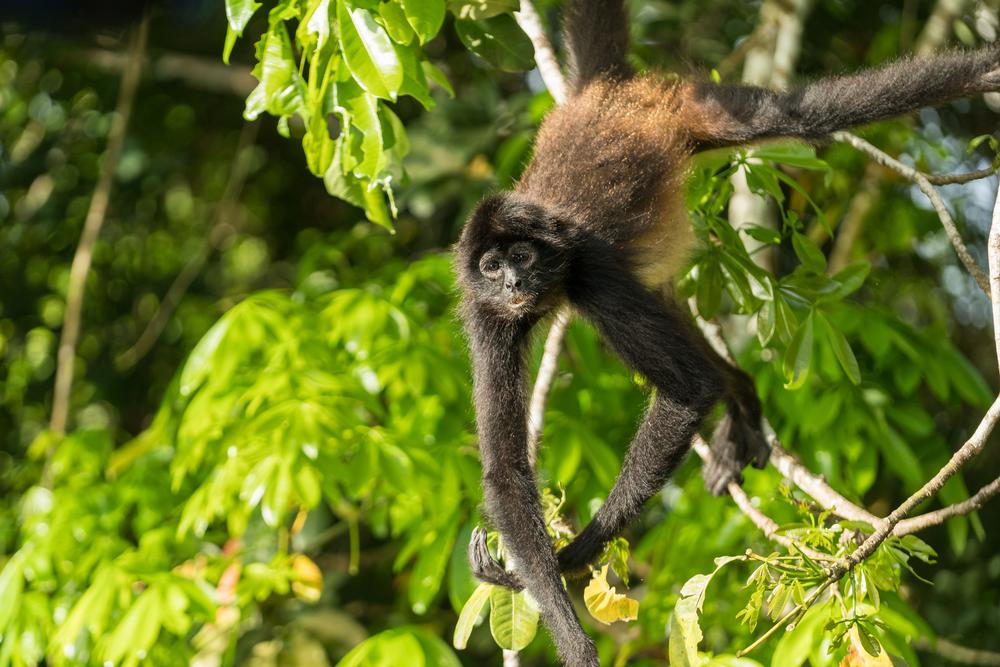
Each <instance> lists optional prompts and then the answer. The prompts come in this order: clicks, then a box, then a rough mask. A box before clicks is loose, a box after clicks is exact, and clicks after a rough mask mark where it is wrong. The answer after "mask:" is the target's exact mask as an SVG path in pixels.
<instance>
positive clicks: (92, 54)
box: [72, 49, 257, 97]
mask: <svg viewBox="0 0 1000 667" xmlns="http://www.w3.org/2000/svg"><path fill="white" fill-rule="evenodd" d="M81 55H82V57H83V59H84V60H85V61H86V62H88V63H90V64H92V65H94V66H95V67H98V68H100V69H103V70H108V71H112V72H113V71H124V70H125V68H126V67H128V65H129V64H130V59H129V57H128V54H125V53H118V52H115V51H108V50H106V49H87V50H85V51H84V52H83V53H82V54H80V53H79V52H74V53H73V54H72V56H73V57H74V58H79V57H80V56H81ZM143 73H144V74H146V75H151V76H152V77H153V78H154V79H159V80H167V81H170V80H176V81H183V82H184V83H185V84H187V85H189V86H191V87H193V88H201V89H202V90H208V91H211V92H215V93H229V94H233V95H238V96H239V97H246V96H247V95H249V94H250V91H252V90H253V89H254V88H255V87H256V86H257V79H255V78H254V77H253V75H252V74H250V68H249V67H248V66H246V65H236V64H232V65H224V64H223V63H222V62H220V61H218V60H217V59H209V58H202V57H200V56H192V55H188V54H186V53H161V54H160V55H159V56H157V57H156V58H153V59H151V61H150V62H149V63H147V64H146V65H145V66H144V67H143Z"/></svg>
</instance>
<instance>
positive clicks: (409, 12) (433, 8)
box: [402, 0, 445, 44]
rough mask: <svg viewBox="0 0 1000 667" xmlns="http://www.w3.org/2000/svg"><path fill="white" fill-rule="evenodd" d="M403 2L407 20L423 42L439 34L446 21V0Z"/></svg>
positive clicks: (403, 0) (412, 0)
mask: <svg viewBox="0 0 1000 667" xmlns="http://www.w3.org/2000/svg"><path fill="white" fill-rule="evenodd" d="M402 3H403V11H404V12H405V13H406V20H407V21H409V22H410V26H411V27H412V28H413V30H414V32H416V33H417V37H419V38H420V43H421V44H424V43H426V42H428V41H430V39H431V38H433V37H434V36H435V35H437V34H438V31H439V30H441V24H442V23H443V22H444V10H445V3H444V0H402Z"/></svg>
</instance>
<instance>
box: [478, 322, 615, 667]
mask: <svg viewBox="0 0 1000 667" xmlns="http://www.w3.org/2000/svg"><path fill="white" fill-rule="evenodd" d="M465 314H466V322H467V326H468V329H469V338H470V341H469V342H470V347H471V349H472V359H473V364H474V366H475V403H476V418H477V421H478V431H479V452H480V457H481V459H482V465H483V491H484V495H485V500H486V510H487V513H488V514H489V516H490V518H491V519H492V521H493V523H494V525H495V526H496V527H497V529H498V530H499V531H500V535H501V536H502V537H503V543H504V547H505V548H506V549H507V552H508V553H509V554H510V555H511V556H512V557H513V561H514V568H515V571H516V573H517V575H518V576H517V578H518V580H520V581H521V582H523V583H524V585H525V587H526V588H527V589H528V591H529V592H530V593H531V595H532V596H533V597H534V598H535V600H537V601H538V603H539V607H540V608H541V613H542V618H543V620H544V621H545V625H546V627H548V629H549V631H550V632H551V633H552V637H553V640H554V641H555V644H556V648H557V649H558V650H559V655H560V656H561V657H562V659H563V662H564V663H566V664H568V665H580V666H582V667H597V665H598V661H597V649H596V648H595V647H594V643H593V642H592V641H591V640H590V637H588V636H587V634H586V633H585V632H584V630H583V627H582V626H581V625H580V621H579V620H578V619H577V618H576V614H575V613H574V611H573V606H572V604H571V603H570V599H569V595H568V594H567V592H566V589H565V587H564V586H563V584H562V578H561V577H560V575H559V565H558V563H557V561H556V558H555V554H554V553H553V551H552V541H551V540H550V539H549V535H548V533H547V532H546V530H545V521H544V517H543V515H542V509H541V503H540V501H539V497H538V489H537V487H536V485H535V476H534V473H533V471H532V468H531V464H530V463H529V461H528V449H527V409H526V404H527V395H526V391H525V370H524V366H525V364H524V353H525V348H526V344H527V339H528V332H529V330H530V327H531V324H532V323H521V322H512V321H509V320H503V319H499V318H496V317H495V316H493V315H492V314H491V313H488V312H485V311H482V310H479V311H478V312H477V310H476V309H475V307H474V306H472V307H469V306H467V307H466V313H465ZM487 553H488V552H487Z"/></svg>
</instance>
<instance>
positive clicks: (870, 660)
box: [840, 627, 893, 667]
mask: <svg viewBox="0 0 1000 667" xmlns="http://www.w3.org/2000/svg"><path fill="white" fill-rule="evenodd" d="M850 636H851V644H850V646H849V647H848V649H847V655H845V656H844V659H843V660H841V661H840V667H893V665H892V659H891V658H890V657H889V654H888V653H886V652H885V648H882V650H881V651H880V652H879V654H878V657H875V656H873V655H871V654H870V653H868V651H866V650H865V648H864V646H862V644H861V637H860V636H859V635H858V629H857V628H856V627H855V628H851V635H850Z"/></svg>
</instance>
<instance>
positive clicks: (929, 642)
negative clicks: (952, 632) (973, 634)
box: [913, 637, 1000, 667]
mask: <svg viewBox="0 0 1000 667" xmlns="http://www.w3.org/2000/svg"><path fill="white" fill-rule="evenodd" d="M913 646H914V648H916V649H917V650H919V651H930V652H933V653H937V654H938V655H940V656H941V657H942V658H947V659H948V660H951V661H952V662H960V663H962V664H965V665H987V666H988V667H993V666H998V667H1000V653H997V652H995V651H982V650H978V649H972V648H968V647H965V646H960V645H958V644H956V643H954V642H950V641H948V640H947V639H942V638H941V637H936V638H934V639H924V638H923V637H919V638H917V639H915V640H913Z"/></svg>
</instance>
